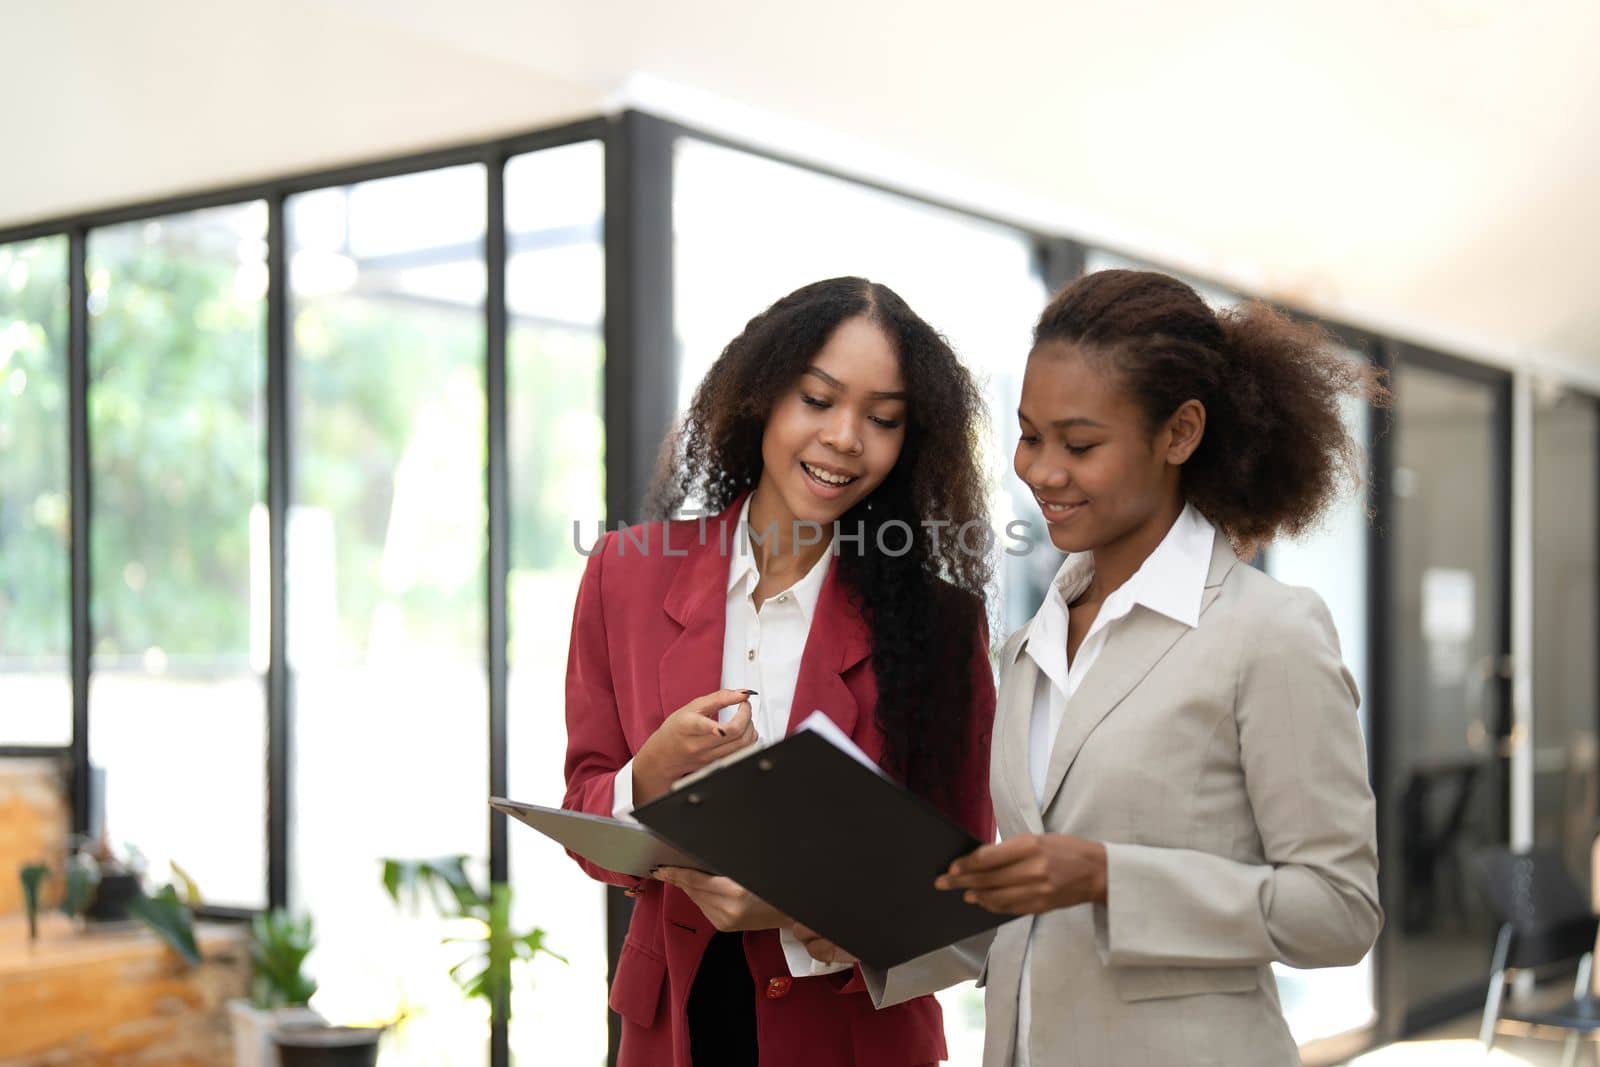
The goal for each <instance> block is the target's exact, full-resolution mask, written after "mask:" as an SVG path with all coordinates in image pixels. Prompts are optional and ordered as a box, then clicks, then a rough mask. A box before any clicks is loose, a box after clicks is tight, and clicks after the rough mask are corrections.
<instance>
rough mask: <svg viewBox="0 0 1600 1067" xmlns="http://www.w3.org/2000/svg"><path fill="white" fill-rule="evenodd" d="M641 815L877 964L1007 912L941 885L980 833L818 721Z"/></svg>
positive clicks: (951, 939) (894, 961)
mask: <svg viewBox="0 0 1600 1067" xmlns="http://www.w3.org/2000/svg"><path fill="white" fill-rule="evenodd" d="M633 816H634V818H636V819H638V820H639V822H641V823H643V824H644V825H645V826H648V827H649V828H650V829H651V830H654V831H655V832H656V833H657V834H659V835H660V836H661V837H662V838H664V839H665V840H667V841H670V842H672V844H673V845H675V846H676V847H678V848H679V849H682V850H683V851H685V852H688V853H691V854H692V855H695V856H699V857H701V858H702V859H703V860H705V862H706V864H707V865H708V866H711V867H713V868H715V869H716V870H717V871H720V872H721V873H723V874H725V875H727V876H728V877H729V878H732V879H733V880H734V881H736V882H738V883H739V884H740V885H742V886H744V887H745V888H746V889H748V890H750V892H752V893H754V894H756V895H757V896H759V897H761V898H762V899H763V900H765V901H767V902H768V903H769V904H771V905H772V906H773V907H775V908H777V909H778V910H779V911H781V912H783V913H784V914H786V915H788V916H789V917H790V918H793V919H796V920H798V921H799V922H801V923H803V924H804V925H806V926H809V927H810V928H811V929H813V930H815V931H817V932H818V933H820V934H821V935H822V936H824V937H826V938H828V939H829V940H831V941H833V942H834V943H835V944H837V945H838V946H839V947H840V948H843V949H844V950H845V951H846V952H849V953H851V954H852V955H854V956H856V957H858V958H859V959H861V960H862V962H864V963H867V964H869V965H871V966H873V967H876V968H880V969H884V970H887V969H888V968H890V967H893V966H896V965H898V964H901V963H905V962H906V961H907V960H911V959H915V958H916V957H918V956H921V955H923V954H925V953H928V952H932V951H933V950H935V949H939V948H943V947H944V946H946V945H950V944H954V943H955V942H957V941H960V940H962V939H964V938H967V937H970V936H972V935H973V934H976V933H980V932H981V931H984V930H988V929H992V928H993V927H996V926H999V925H1000V924H1001V923H1003V922H1005V921H1007V919H1008V918H1009V917H1008V916H1004V915H996V914H994V913H993V912H989V911H985V910H984V909H982V908H980V907H978V906H976V905H974V904H968V903H966V902H965V901H963V900H962V899H961V894H960V893H959V892H955V891H950V890H938V889H935V888H934V887H933V880H934V878H936V877H937V876H938V875H940V874H942V873H943V872H944V870H945V869H946V868H947V867H948V866H949V865H950V861H951V860H954V859H955V858H956V857H958V856H963V855H966V854H967V853H968V852H971V851H972V850H973V849H975V848H977V847H978V846H979V845H980V844H981V842H979V841H978V840H977V839H976V838H974V837H973V836H972V835H971V834H970V833H968V832H967V831H966V830H964V829H962V828H961V827H960V826H958V825H956V824H955V823H954V822H951V821H950V820H949V819H948V818H946V817H945V816H944V815H943V814H942V813H941V812H939V811H938V810H936V809H935V808H934V807H933V806H932V805H930V804H929V803H928V802H927V801H925V800H923V799H922V798H921V797H918V796H916V795H914V794H912V793H911V792H909V791H907V790H906V789H904V788H902V787H901V786H899V785H897V784H896V783H894V782H892V781H890V780H889V779H888V778H885V777H883V776H882V775H881V774H880V773H878V772H877V771H876V770H874V769H872V768H869V767H867V766H864V765H863V764H862V763H860V762H858V760H857V759H855V758H854V757H852V756H850V755H848V754H847V753H845V752H844V751H843V750H841V749H840V748H838V747H837V746H835V745H834V744H832V743H831V742H829V741H828V740H826V739H825V738H823V737H822V736H820V735H819V734H818V733H816V732H815V731H811V730H799V731H797V732H796V733H793V734H791V735H790V736H788V737H786V738H784V739H783V740H782V741H779V742H777V743H775V744H772V745H768V746H766V747H765V748H760V749H756V750H754V751H752V752H750V753H749V754H747V755H744V756H743V758H740V759H737V760H735V761H733V762H731V763H727V764H725V765H723V766H720V767H716V768H714V769H711V770H710V771H709V773H707V774H704V775H703V776H698V777H696V778H695V779H693V780H692V781H689V782H686V783H685V784H684V785H683V786H682V787H681V788H677V789H674V790H673V791H672V792H669V793H667V794H666V795H665V796H662V797H660V798H658V799H656V800H654V801H651V802H650V803H649V804H646V805H644V806H643V807H641V808H638V809H636V810H635V811H634V813H633Z"/></svg>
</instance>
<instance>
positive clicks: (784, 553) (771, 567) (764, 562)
mask: <svg viewBox="0 0 1600 1067" xmlns="http://www.w3.org/2000/svg"><path fill="white" fill-rule="evenodd" d="M749 524H750V533H751V538H750V552H751V555H752V556H753V558H754V559H755V564H756V570H758V571H760V572H761V577H762V578H768V579H791V580H799V578H800V577H801V576H802V575H804V574H807V573H809V572H810V570H811V568H812V567H814V566H816V563H817V561H818V560H820V559H821V558H822V556H823V553H825V552H827V551H828V546H829V545H830V544H831V543H832V541H833V531H832V530H828V529H826V528H824V529H823V530H822V531H821V537H820V539H819V540H818V541H817V543H816V544H811V543H809V538H808V539H807V541H808V543H806V544H804V545H801V544H799V542H798V541H797V540H796V538H795V534H796V533H797V532H798V531H797V529H796V527H797V525H800V524H799V523H798V520H796V519H795V517H794V515H793V514H792V513H791V512H790V510H789V508H788V507H787V506H786V505H785V504H784V502H783V498H782V497H781V496H779V495H778V493H777V491H776V490H774V489H772V488H771V487H769V486H768V485H767V483H766V481H765V480H763V481H762V482H761V483H760V484H759V485H757V486H756V488H755V492H753V493H751V494H750V513H749ZM800 529H804V530H806V531H807V532H808V533H809V532H811V531H810V527H808V526H804V525H800Z"/></svg>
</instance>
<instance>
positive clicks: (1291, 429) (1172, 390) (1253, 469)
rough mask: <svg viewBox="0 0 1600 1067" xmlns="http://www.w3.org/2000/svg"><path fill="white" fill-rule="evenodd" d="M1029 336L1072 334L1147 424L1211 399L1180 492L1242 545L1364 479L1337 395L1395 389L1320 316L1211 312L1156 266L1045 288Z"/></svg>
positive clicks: (1301, 526) (1376, 395)
mask: <svg viewBox="0 0 1600 1067" xmlns="http://www.w3.org/2000/svg"><path fill="white" fill-rule="evenodd" d="M1033 340H1034V344H1035V345H1036V346H1037V345H1039V344H1041V343H1043V342H1046V341H1065V342H1067V343H1068V344H1071V345H1073V346H1074V347H1075V348H1076V349H1078V350H1079V351H1080V352H1083V353H1085V354H1086V355H1088V356H1089V357H1090V358H1092V359H1096V360H1098V361H1099V362H1100V363H1101V365H1104V366H1106V367H1109V368H1111V369H1112V371H1113V372H1114V373H1115V374H1117V375H1118V376H1119V377H1120V379H1121V382H1122V384H1123V385H1124V387H1125V388H1127V389H1128V391H1129V392H1130V393H1131V395H1132V396H1133V397H1134V399H1135V400H1136V401H1137V403H1138V404H1139V406H1140V408H1141V410H1142V412H1143V414H1144V417H1145V421H1146V423H1147V425H1148V426H1149V427H1150V428H1151V429H1152V431H1153V430H1154V429H1155V427H1157V426H1159V425H1160V424H1161V423H1162V422H1164V421H1165V420H1166V419H1167V417H1168V416H1170V415H1171V414H1172V413H1173V412H1174V411H1176V410H1177V408H1178V406H1179V405H1180V404H1182V403H1183V402H1184V401H1186V400H1190V399H1194V400H1198V401H1200V403H1201V404H1202V405H1204V407H1205V409H1206V428H1205V436H1204V437H1203V438H1202V439H1201V442H1200V446H1199V447H1198V448H1197V449H1195V452H1194V454H1193V455H1192V456H1190V457H1189V460H1188V462H1187V463H1185V464H1184V465H1183V475H1182V485H1183V493H1184V496H1185V497H1186V498H1187V499H1188V501H1189V502H1190V503H1192V504H1193V505H1194V506H1195V507H1196V508H1197V509H1198V510H1199V511H1201V512H1202V513H1203V514H1204V515H1205V516H1206V518H1208V519H1210V520H1211V521H1212V522H1214V523H1216V524H1217V526H1218V527H1220V528H1221V529H1222V531H1223V532H1224V533H1225V534H1226V535H1227V537H1228V539H1229V540H1230V541H1232V542H1233V544H1234V546H1235V547H1236V548H1237V549H1238V550H1239V552H1240V554H1241V555H1243V556H1244V557H1245V558H1249V557H1250V556H1252V555H1254V553H1255V551H1256V549H1257V548H1259V547H1260V546H1262V545H1264V544H1266V543H1268V542H1270V541H1272V540H1274V539H1276V538H1278V537H1280V536H1289V537H1293V536H1296V535H1298V534H1300V533H1302V532H1304V531H1305V530H1307V529H1309V528H1311V527H1312V526H1313V525H1314V524H1315V523H1316V522H1317V520H1318V519H1319V518H1320V517H1321V515H1322V513H1323V512H1324V511H1325V510H1326V509H1327V507H1328V505H1329V504H1330V503H1331V502H1332V501H1333V499H1334V498H1335V497H1336V496H1337V495H1338V492H1339V490H1340V488H1341V485H1342V483H1344V482H1346V481H1352V482H1356V483H1359V482H1360V480H1361V449H1360V447H1359V446H1358V445H1357V443H1356V442H1355V441H1353V440H1352V439H1351V437H1350V433H1349V430H1348V429H1347V428H1346V426H1345V422H1344V419H1343V417H1342V416H1341V413H1340V409H1339V404H1340V400H1341V398H1343V397H1346V396H1350V397H1354V398H1358V399H1361V400H1365V401H1366V402H1367V403H1370V404H1373V405H1376V406H1383V405H1386V404H1387V403H1388V402H1389V392H1388V390H1387V388H1386V387H1385V385H1384V375H1383V372H1382V371H1381V370H1379V369H1378V368H1376V367H1374V366H1372V365H1371V364H1369V363H1368V362H1366V361H1365V360H1361V359H1352V358H1349V357H1347V356H1344V355H1341V354H1340V353H1339V352H1337V351H1336V350H1334V348H1333V345H1332V342H1331V339H1330V338H1329V336H1328V334H1327V332H1326V331H1325V330H1323V329H1322V328H1321V327H1319V326H1317V325H1316V324H1314V323H1308V322H1297V321H1295V320H1294V319H1291V318H1289V317H1288V316H1287V315H1284V314H1283V313H1282V312H1279V311H1276V310H1274V309H1273V308H1272V307H1270V306H1268V305H1266V304H1263V303H1261V302H1259V301H1250V302H1248V303H1245V304H1242V305H1240V306H1239V307H1236V308H1229V309H1227V310H1224V311H1222V312H1221V313H1216V312H1213V311H1212V310H1211V308H1210V307H1209V306H1208V305H1207V304H1206V302H1205V301H1204V300H1202V299H1201V298H1200V295H1199V294H1198V293H1196V292H1195V291H1194V290H1193V289H1192V288H1190V287H1189V286H1188V285H1185V284H1184V283H1183V282H1181V281H1179V280H1178V279H1176V278H1173V277H1170V276H1168V275H1165V274H1157V273H1155V272H1153V271H1135V270H1103V271H1096V272H1095V273H1093V274H1086V275H1084V276H1083V277H1081V278H1079V279H1078V280H1077V281H1074V282H1072V283H1071V284H1069V285H1067V286H1066V287H1065V288H1064V289H1062V290H1061V291H1060V292H1059V293H1057V294H1056V295H1055V297H1054V298H1052V299H1051V301H1050V303H1049V305H1048V306H1047V307H1046V308H1045V309H1044V311H1043V313H1041V314H1040V316H1039V322H1038V325H1037V326H1035V327H1034V331H1033Z"/></svg>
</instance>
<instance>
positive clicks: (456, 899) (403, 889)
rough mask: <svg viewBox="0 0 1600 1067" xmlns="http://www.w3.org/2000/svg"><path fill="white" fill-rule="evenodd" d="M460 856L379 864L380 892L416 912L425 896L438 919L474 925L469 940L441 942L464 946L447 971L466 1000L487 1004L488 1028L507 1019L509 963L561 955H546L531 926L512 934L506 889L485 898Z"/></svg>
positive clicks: (497, 886)
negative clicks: (465, 949) (466, 950)
mask: <svg viewBox="0 0 1600 1067" xmlns="http://www.w3.org/2000/svg"><path fill="white" fill-rule="evenodd" d="M466 859H467V858H466V857H465V856H446V857H443V858H439V859H423V860H398V859H386V860H384V861H383V887H384V889H385V890H386V891H387V892H388V894H389V898H390V899H391V900H393V901H394V902H395V903H396V904H402V903H407V904H409V905H410V906H411V907H412V908H416V907H417V906H418V905H419V904H420V903H421V901H422V898H423V896H424V894H431V896H432V899H433V902H434V904H435V906H436V907H437V908H438V909H439V912H440V914H442V915H445V916H448V917H450V918H458V919H470V920H475V925H476V928H477V932H476V933H475V934H474V935H473V936H470V937H455V938H448V939H447V940H448V941H449V942H451V943H454V944H459V945H465V946H468V947H469V949H470V952H469V954H468V956H467V957H466V958H465V959H463V960H461V961H460V962H459V963H456V964H455V965H454V966H453V967H451V968H450V977H451V978H453V979H455V982H456V984H457V985H458V986H460V987H461V991H462V992H463V993H465V994H466V995H467V996H468V997H481V998H483V999H484V1000H486V1001H487V1002H488V1004H489V1012H490V1016H489V1017H490V1020H491V1022H492V1023H505V1022H509V1021H510V1019H511V984H512V964H514V963H516V962H517V961H519V960H520V961H523V962H531V961H532V960H533V959H534V958H535V957H536V956H540V955H545V956H550V957H552V958H554V959H558V960H560V961H561V962H562V963H566V962H567V959H566V957H565V956H562V955H560V954H559V953H556V952H552V951H551V950H550V949H549V948H548V947H546V945H545V943H544V938H545V932H544V930H543V929H541V928H539V927H534V928H533V929H532V930H529V931H527V932H526V933H517V932H516V931H514V930H513V929H512V927H511V887H510V886H508V885H506V884H504V883H501V882H494V883H491V884H490V886H489V892H487V893H485V892H483V891H482V890H480V889H479V888H478V887H477V885H475V884H474V883H473V881H472V879H471V878H470V877H469V876H468V875H467V871H466Z"/></svg>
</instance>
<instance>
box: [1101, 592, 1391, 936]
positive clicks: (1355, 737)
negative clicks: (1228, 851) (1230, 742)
mask: <svg viewBox="0 0 1600 1067" xmlns="http://www.w3.org/2000/svg"><path fill="white" fill-rule="evenodd" d="M1291 594H1292V595H1291V596H1290V598H1289V599H1288V602H1287V603H1286V604H1284V605H1283V606H1282V608H1281V610H1278V611H1277V612H1275V613H1272V614H1271V616H1270V617H1268V618H1264V619H1262V620H1261V623H1262V625H1261V627H1260V629H1259V630H1257V631H1256V632H1255V633H1254V634H1252V635H1250V638H1251V639H1250V644H1249V645H1248V646H1247V649H1246V651H1245V652H1244V655H1243V657H1242V659H1241V660H1240V662H1239V666H1238V679H1237V685H1236V695H1235V705H1234V714H1235V717H1236V722H1237V726H1238V736H1239V751H1240V759H1241V761H1242V764H1243V767H1242V770H1243V772H1244V779H1245V787H1246V790H1247V793H1248V796H1249V800H1250V806H1251V808H1252V810H1253V813H1254V817H1255V829H1256V832H1257V833H1258V834H1259V835H1260V840H1261V845H1262V851H1263V855H1264V857H1265V862H1264V863H1260V864H1252V863H1241V862H1238V861H1235V860H1232V859H1228V858H1226V857H1223V856H1218V855H1215V854H1213V853H1210V852H1203V851H1198V850H1189V849H1178V848H1158V847H1152V846H1144V845H1128V844H1107V845H1106V864H1107V893H1106V903H1105V904H1103V905H1102V904H1097V905H1095V926H1096V939H1097V941H1098V942H1099V948H1100V954H1101V957H1102V959H1103V960H1104V962H1105V963H1106V964H1108V965H1110V966H1189V967H1208V966H1233V965H1241V964H1259V963H1268V962H1272V961H1282V962H1284V963H1287V964H1289V965H1291V966H1294V967H1330V966H1344V965H1349V964H1354V963H1357V962H1359V961H1360V960H1361V958H1362V957H1363V956H1364V955H1365V954H1366V952H1367V950H1368V949H1369V948H1371V947H1372V943H1373V942H1374V941H1375V940H1376V939H1377V936H1378V930H1379V927H1380V926H1381V925H1382V921H1383V913H1382V911H1381V909H1380V908H1379V906H1378V887H1377V877H1378V857H1377V843H1376V809H1375V805H1374V802H1373V798H1372V790H1371V788H1370V786H1369V784H1368V779H1367V763H1366V755H1365V751H1364V745H1363V742H1362V738H1361V731H1360V726H1359V723H1358V721H1357V718H1356V714H1355V711H1356V705H1357V702H1358V700H1359V696H1358V694H1357V692H1356V687H1355V683H1354V681H1353V680H1352V679H1351V677H1350V673H1349V672H1348V671H1347V670H1345V668H1344V666H1343V664H1342V663H1341V661H1340V659H1339V651H1338V638H1337V636H1336V634H1335V631H1334V629H1333V622H1332V619H1331V618H1330V617H1329V615H1328V611H1327V608H1326V607H1324V606H1323V603H1322V600H1321V598H1320V597H1318V596H1317V595H1316V594H1315V593H1313V592H1311V591H1310V590H1304V589H1296V590H1292V591H1291Z"/></svg>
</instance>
